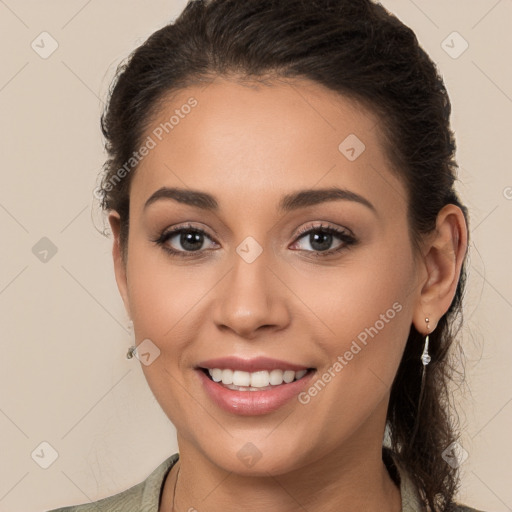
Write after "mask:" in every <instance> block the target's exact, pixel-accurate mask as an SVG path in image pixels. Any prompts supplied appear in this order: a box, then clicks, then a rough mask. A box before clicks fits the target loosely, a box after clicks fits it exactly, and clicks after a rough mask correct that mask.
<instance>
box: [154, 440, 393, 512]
mask: <svg viewBox="0 0 512 512" xmlns="http://www.w3.org/2000/svg"><path fill="white" fill-rule="evenodd" d="M179 441H180V439H179ZM179 445H180V460H179V462H178V463H177V464H176V466H175V467H174V468H173V476H172V478H169V477H168V478H167V480H166V483H165V487H164V494H163V497H162V505H161V508H160V512H171V511H172V506H173V501H174V512H185V511H186V512H188V511H194V510H195V511H201V510H208V511H209V512H220V511H225V510H238V509H242V508H243V510H244V511H247V512H263V511H267V510H269V509H271V510H282V511H283V512H284V511H295V510H298V509H299V510H300V509H304V510H308V512H327V511H336V512H345V511H346V512H348V511H353V510H367V511H379V512H400V510H401V497H400V490H399V489H398V487H397V486H396V485H395V483H394V482H393V480H392V479H391V477H390V475H389V473H388V471H387V469H386V466H385V465H384V463H383V461H382V448H381V446H380V445H378V446H373V447H368V446H354V445H351V449H350V450H340V451H335V452H331V453H329V454H328V455H326V456H324V457H321V458H318V459H316V460H311V461H308V462H307V463H306V464H305V465H304V466H302V467H300V468H298V469H296V470H293V471H290V472H287V473H282V474H276V475H273V474H271V473H270V472H265V473H266V474H265V475H263V476H253V475H241V474H237V473H234V472H231V471H226V470H223V469H222V468H220V467H219V466H217V465H215V464H213V463H212V462H211V460H209V459H207V458H206V457H204V455H203V454H201V453H200V452H198V451H196V450H194V449H192V447H191V446H189V445H187V443H186V442H185V443H184V442H183V439H181V443H180V442H179ZM181 446H184V449H183V448H181ZM370 448H371V449H370ZM178 470H179V480H178V482H177V485H176V489H175V493H174V486H175V484H176V476H177V474H178ZM169 476H170V474H169ZM241 504H243V506H241Z"/></svg>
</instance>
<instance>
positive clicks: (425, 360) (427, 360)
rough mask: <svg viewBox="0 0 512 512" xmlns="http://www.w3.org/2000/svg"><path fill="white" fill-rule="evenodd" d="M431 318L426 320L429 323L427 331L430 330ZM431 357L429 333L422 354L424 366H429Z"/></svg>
mask: <svg viewBox="0 0 512 512" xmlns="http://www.w3.org/2000/svg"><path fill="white" fill-rule="evenodd" d="M429 321H430V320H429V319H428V318H425V322H426V323H427V331H429V332H430V326H429V324H428V323H429ZM431 359H432V358H431V357H430V356H429V355H428V333H427V335H426V336H425V346H424V347H423V353H422V354H421V362H422V363H423V367H425V366H427V364H428V363H430V361H431Z"/></svg>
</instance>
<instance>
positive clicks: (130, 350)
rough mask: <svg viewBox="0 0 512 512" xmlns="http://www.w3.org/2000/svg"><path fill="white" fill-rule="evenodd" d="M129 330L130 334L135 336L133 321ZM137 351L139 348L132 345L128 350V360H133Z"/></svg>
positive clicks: (129, 325)
mask: <svg viewBox="0 0 512 512" xmlns="http://www.w3.org/2000/svg"><path fill="white" fill-rule="evenodd" d="M128 330H129V331H130V334H131V335H132V336H133V321H132V320H130V321H129V322H128ZM136 349H137V347H136V346H135V345H132V346H131V347H130V348H129V349H128V352H127V353H126V359H131V358H132V357H133V356H134V355H135V350H136Z"/></svg>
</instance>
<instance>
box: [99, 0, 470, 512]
mask: <svg viewBox="0 0 512 512" xmlns="http://www.w3.org/2000/svg"><path fill="white" fill-rule="evenodd" d="M218 76H235V77H240V79H242V78H247V79H256V80H257V79H261V78H263V77H271V78H272V77H275V78H307V79H311V80H314V81H315V82H317V83H320V84H322V85H324V86H326V87H328V88H329V89H331V90H333V91H336V92H338V93H340V94H341V95H344V96H346V97H348V98H352V99H354V100H356V101H359V102H361V103H362V104H364V105H366V106H368V107H369V108H370V109H372V111H374V112H376V113H377V114H378V116H379V119H380V128H381V132H382V135H383V137H384V138H385V141H386V149H387V154H388V157H389V159H390V161H391V162H392V164H393V167H394V169H395V170H396V172H397V173H398V175H399V176H400V178H401V179H402V180H403V182H404V183H405V185H406V188H407V191H408V206H409V217H410V230H411V234H412V235H413V240H414V241H415V242H418V241H419V240H420V239H421V237H422V235H424V234H425V233H429V232H431V231H432V230H433V229H435V224H436V218H437V214H438V212H439V211H440V210H441V208H442V207H443V206H445V205H446V204H449V203H452V204H455V205H457V206H459V207H460V208H461V209H462V211H463V213H464V215H465V216H466V217H467V212H466V209H465V207H464V206H463V205H462V204H461V202H460V201H459V199H458V197H457V194H456V192H455V190H454V182H455V180H456V168H457V165H456V162H455V157H454V154H455V142H454V136H453V132H452V131H451V129H450V124H449V117H450V112H451V104H450V100H449V98H448V95H447V92H446V89H445V87H444V84H443V80H442V78H441V77H440V75H439V74H438V72H437V69H436V66H435V64H434V63H433V62H432V60H431V59H430V58H429V57H428V56H427V54H426V53H425V51H424V50H423V49H422V48H421V47H420V46H419V44H418V41H417V39H416V36H415V35H414V33H413V31H412V30H411V29H410V28H408V27H407V26H405V25H404V24H403V23H401V22H400V21H399V20H398V19H397V18H396V17H395V16H393V15H391V14H390V13H388V12H387V11H386V10H385V9H384V8H383V7H382V6H381V5H380V4H375V3H373V2H371V1H370V0H243V1H242V0H211V1H208V0H206V1H201V0H195V1H190V2H189V3H188V5H187V6H186V8H185V9H184V11H183V12H182V14H181V15H180V16H179V17H178V18H177V19H176V20H175V21H174V22H173V23H170V24H168V25H166V26H164V27H163V28H162V29H160V30H158V31H156V32H155V33H153V34H152V35H151V36H150V37H149V38H148V39H147V41H146V42H145V43H144V44H142V45H141V46H140V47H139V48H137V49H136V50H135V51H134V52H133V53H132V54H131V55H130V57H129V59H128V60H127V61H126V63H125V64H123V65H122V66H120V67H119V69H118V72H117V75H116V79H115V80H114V82H113V86H112V88H111V90H110V97H109V103H108V105H107V108H106V110H105V113H104V114H103V116H102V120H101V126H102V131H103V134H104V136H105V138H106V144H105V147H106V150H107V152H108V155H109V158H108V160H107V161H106V163H105V167H104V174H103V177H102V186H101V189H100V190H101V206H102V208H103V209H104V210H115V211H117V212H118V213H119V215H120V217H121V235H120V241H121V247H122V250H123V255H124V256H125V257H126V253H125V251H126V247H127V240H128V231H129V215H128V213H129V200H130V183H131V180H132V177H133V173H134V170H135V168H136V166H134V170H133V171H131V172H125V173H123V174H124V175H125V176H124V177H123V179H122V180H120V181H119V180H118V183H116V184H115V186H112V183H113V178H115V176H116V173H117V175H119V170H120V169H121V168H123V166H126V162H127V161H129V160H130V158H131V157H132V155H133V152H134V151H135V150H136V149H137V148H138V147H139V146H140V144H141V143H142V137H143V133H144V132H145V130H146V129H147V128H148V126H149V123H150V121H151V119H152V116H153V114H155V113H156V112H158V108H159V106H160V102H161V100H163V99H164V97H165V96H166V95H168V93H169V92H170V91H177V90H179V89H183V88H185V87H186V86H187V85H191V84H193V83H197V82H199V81H205V82H208V81H211V80H213V79H214V78H215V77H218ZM125 169H126V167H125ZM125 261H126V260H125ZM464 284H465V264H464V265H463V267H462V271H461V276H460V279H459V283H458V287H457V291H456V294H455V297H454V299H453V302H452V304H451V306H450V308H449V310H448V312H447V313H446V314H445V315H444V316H443V317H442V318H441V319H440V321H439V323H438V325H437V328H436V330H435V331H434V332H433V333H432V334H431V336H430V355H431V357H432V361H431V363H430V364H429V366H428V368H427V372H426V380H425V385H424V394H423V398H422V403H421V407H419V397H420V389H421V371H422V363H421V361H420V357H419V356H420V355H421V350H422V348H423V337H422V336H421V335H420V333H418V331H417V330H416V329H415V328H414V326H411V331H410V335H409V339H408V341H407V345H406V348H405V352H404V354H403V358H402V361H401V363H400V366H399V368H398V372H397V375H396V377H395V380H394V382H393V385H392V389H391V398H390V402H389V408H388V415H387V426H388V429H389V433H390V438H391V447H392V449H393V451H394V452H395V454H396V457H397V458H398V460H399V461H400V463H401V464H402V465H403V466H404V467H405V469H406V470H407V471H408V473H409V474H410V476H411V478H412V479H413V480H414V482H415V483H416V485H417V486H418V488H419V490H420V493H421V494H422V496H423V497H424V500H425V503H426V504H428V506H429V507H430V508H431V510H434V511H448V510H450V509H451V508H452V506H453V497H454V494H455V491H456V489H457V485H458V475H457V471H456V469H454V468H452V466H451V465H449V464H448V463H447V462H445V460H444V459H443V458H442V452H443V450H445V449H446V448H447V447H448V446H449V445H450V444H451V443H452V442H454V441H455V440H456V439H457V435H456V433H455V428H454V425H452V424H451V422H450V414H449V407H448V392H447V386H448V385H449V382H450V377H451V374H452V369H451V368H450V365H449V362H448V349H449V348H450V346H451V345H452V342H453V341H454V337H455V333H456V330H457V327H458V325H459V323H458V322H456V320H457V319H459V318H461V317H460V314H461V300H462V293H463V288H464ZM414 432H416V434H415V435H414V436H413V433H414Z"/></svg>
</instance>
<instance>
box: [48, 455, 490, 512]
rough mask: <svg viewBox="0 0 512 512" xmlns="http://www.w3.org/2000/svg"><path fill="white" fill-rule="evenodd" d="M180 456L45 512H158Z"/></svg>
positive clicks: (403, 487) (410, 503)
mask: <svg viewBox="0 0 512 512" xmlns="http://www.w3.org/2000/svg"><path fill="white" fill-rule="evenodd" d="M178 458H179V453H175V454H173V455H171V456H170V457H169V458H168V459H166V460H164V461H163V462H162V463H161V464H160V465H159V466H158V467H157V468H156V469H155V470H154V471H153V472H152V473H151V474H150V475H149V476H148V477H147V478H146V480H144V481H142V482H140V483H139V484H137V485H134V486H133V487H130V488H129V489H127V490H126V491H123V492H120V493H118V494H115V495H114V496H110V497H108V498H103V499H101V500H98V501H94V502H92V503H85V504H83V505H76V506H71V507H64V508H57V509H54V510H50V511H48V512H158V507H159V505H160V498H161V495H162V491H163V484H164V482H165V477H166V476H167V474H168V473H169V471H170V470H171V468H172V467H173V466H174V464H175V463H176V462H177V461H178ZM384 462H385V463H386V466H387V467H388V470H389V471H390V475H391V476H392V478H393V479H394V480H395V481H396V482H397V484H399V485H400V493H401V495H402V512H421V511H423V510H424V508H422V505H421V503H420V499H419V496H418V493H417V490H416V488H415V486H414V485H413V483H412V482H411V480H410V479H409V477H408V476H407V474H406V472H405V471H403V470H402V469H400V467H399V466H397V465H395V464H394V462H393V461H392V460H391V459H390V458H389V457H384ZM457 512H482V511H478V510H476V509H473V508H469V507H464V506H461V505H460V506H459V507H458V508H457Z"/></svg>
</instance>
